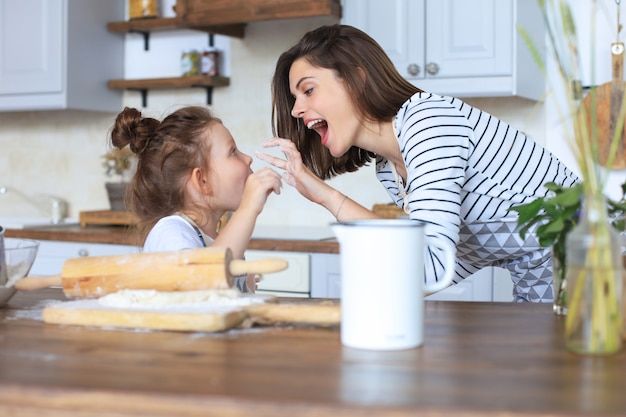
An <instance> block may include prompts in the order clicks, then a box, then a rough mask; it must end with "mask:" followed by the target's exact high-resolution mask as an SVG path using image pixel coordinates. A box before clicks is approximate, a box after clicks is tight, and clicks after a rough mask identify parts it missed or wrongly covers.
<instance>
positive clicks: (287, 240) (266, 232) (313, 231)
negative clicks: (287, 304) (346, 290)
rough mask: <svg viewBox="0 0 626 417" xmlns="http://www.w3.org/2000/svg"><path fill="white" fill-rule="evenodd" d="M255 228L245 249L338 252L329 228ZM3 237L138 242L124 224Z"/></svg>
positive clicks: (18, 232) (17, 232)
mask: <svg viewBox="0 0 626 417" xmlns="http://www.w3.org/2000/svg"><path fill="white" fill-rule="evenodd" d="M257 229H258V230H255V235H253V238H252V240H251V241H250V245H248V249H254V250H274V251H287V252H309V253H339V244H338V243H337V241H336V240H335V239H334V238H332V233H331V232H330V230H329V229H328V230H326V229H319V228H279V227H276V228H269V227H260V228H257ZM5 236H6V237H16V238H22V239H35V240H52V241H61V242H83V243H108V244H116V245H135V244H137V243H136V242H135V240H134V238H133V235H132V234H131V233H130V229H128V228H127V227H124V226H87V227H81V226H78V225H74V226H59V227H53V228H41V229H7V230H6V234H5Z"/></svg>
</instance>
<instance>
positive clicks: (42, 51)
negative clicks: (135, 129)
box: [0, 0, 124, 112]
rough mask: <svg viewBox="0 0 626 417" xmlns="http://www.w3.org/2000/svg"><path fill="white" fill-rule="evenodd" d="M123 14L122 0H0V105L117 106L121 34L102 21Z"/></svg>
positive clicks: (101, 108)
mask: <svg viewBox="0 0 626 417" xmlns="http://www.w3.org/2000/svg"><path fill="white" fill-rule="evenodd" d="M123 17H124V0H106V1H102V0H0V111H19V110H58V109H80V110H93V111H113V112H118V111H120V110H121V106H122V93H121V92H120V91H113V90H109V89H108V88H107V80H109V79H110V78H121V77H122V76H123V71H124V37H123V36H121V35H119V34H114V33H110V32H108V31H107V28H106V23H107V22H108V21H112V20H119V19H122V18H123Z"/></svg>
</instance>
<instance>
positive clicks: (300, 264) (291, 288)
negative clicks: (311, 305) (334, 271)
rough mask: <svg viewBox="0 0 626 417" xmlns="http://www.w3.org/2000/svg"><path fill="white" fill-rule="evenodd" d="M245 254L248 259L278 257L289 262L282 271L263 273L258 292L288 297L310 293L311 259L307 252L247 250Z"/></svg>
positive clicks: (306, 295)
mask: <svg viewBox="0 0 626 417" xmlns="http://www.w3.org/2000/svg"><path fill="white" fill-rule="evenodd" d="M245 256H246V260H248V261H253V260H258V259H264V258H280V259H284V260H286V261H287V262H289V267H288V268H287V269H285V270H284V271H280V272H274V273H271V274H263V279H262V280H261V282H259V288H258V291H259V292H264V293H273V294H277V295H283V296H289V297H293V296H297V295H302V296H305V297H308V296H309V295H310V293H311V284H310V271H311V266H310V265H311V261H310V255H309V254H308V253H300V252H278V251H263V250H249V251H246V255H245ZM287 293H289V294H287Z"/></svg>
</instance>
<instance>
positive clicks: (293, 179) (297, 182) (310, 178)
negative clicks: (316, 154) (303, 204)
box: [254, 138, 330, 204]
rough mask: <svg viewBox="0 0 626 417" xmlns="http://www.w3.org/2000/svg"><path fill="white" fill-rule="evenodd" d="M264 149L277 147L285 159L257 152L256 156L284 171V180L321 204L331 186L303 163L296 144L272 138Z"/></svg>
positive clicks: (264, 145) (265, 144)
mask: <svg viewBox="0 0 626 417" xmlns="http://www.w3.org/2000/svg"><path fill="white" fill-rule="evenodd" d="M263 147H264V148H274V147H277V148H278V149H279V150H280V151H281V152H282V153H283V154H284V155H285V159H281V158H277V157H275V156H271V155H268V154H264V153H260V152H255V153H254V154H255V156H256V157H257V158H259V159H262V160H263V161H265V162H268V163H270V164H272V165H273V166H275V167H276V168H279V169H282V170H284V171H285V172H284V173H283V175H282V178H283V180H284V181H285V182H286V183H287V184H289V185H291V186H293V187H294V188H295V189H296V190H298V192H299V193H300V194H302V195H303V196H304V197H306V198H308V199H309V200H311V201H313V202H315V203H318V204H321V203H322V199H321V195H322V193H323V192H324V191H327V190H328V188H330V186H328V185H327V184H325V183H324V182H323V181H322V180H321V179H319V178H318V177H316V176H315V175H314V174H313V173H312V172H311V171H310V170H309V169H308V168H307V167H306V166H305V165H304V163H303V162H302V156H301V155H300V152H299V151H298V149H297V148H296V145H295V143H293V142H292V141H290V140H288V139H282V138H272V139H270V140H268V141H267V142H265V143H264V144H263Z"/></svg>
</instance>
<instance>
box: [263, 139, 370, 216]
mask: <svg viewBox="0 0 626 417" xmlns="http://www.w3.org/2000/svg"><path fill="white" fill-rule="evenodd" d="M263 147H264V148H274V147H277V148H278V149H280V150H281V151H282V152H283V153H284V154H285V159H281V158H277V157H275V156H271V155H267V154H264V153H259V152H255V153H254V154H255V156H256V157H258V158H259V159H262V160H263V161H265V162H268V163H270V164H272V165H274V166H275V167H276V168H279V169H283V170H285V172H284V173H283V180H285V182H286V183H287V184H289V185H292V186H293V187H295V188H296V190H298V192H299V193H300V194H302V196H304V197H306V198H308V199H309V200H311V201H312V202H314V203H317V204H320V205H321V206H323V207H325V208H326V210H328V211H329V212H330V213H331V214H332V215H333V216H335V218H336V219H337V220H354V219H369V218H377V216H376V215H375V214H374V213H372V212H371V211H370V210H368V209H366V208H365V207H363V206H361V205H360V204H358V203H357V202H355V201H353V200H350V199H349V198H348V197H347V196H345V195H343V194H342V193H341V192H339V191H337V190H336V189H334V188H333V187H331V186H330V185H328V184H327V183H325V182H324V181H322V180H321V179H320V178H319V177H317V176H316V175H315V174H313V173H312V172H311V171H310V170H309V169H308V168H307V167H306V166H305V165H304V163H303V162H302V156H301V155H300V152H299V151H298V149H296V145H295V143H293V142H292V141H290V140H288V139H281V138H272V139H270V140H268V141H267V142H265V143H264V144H263Z"/></svg>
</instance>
